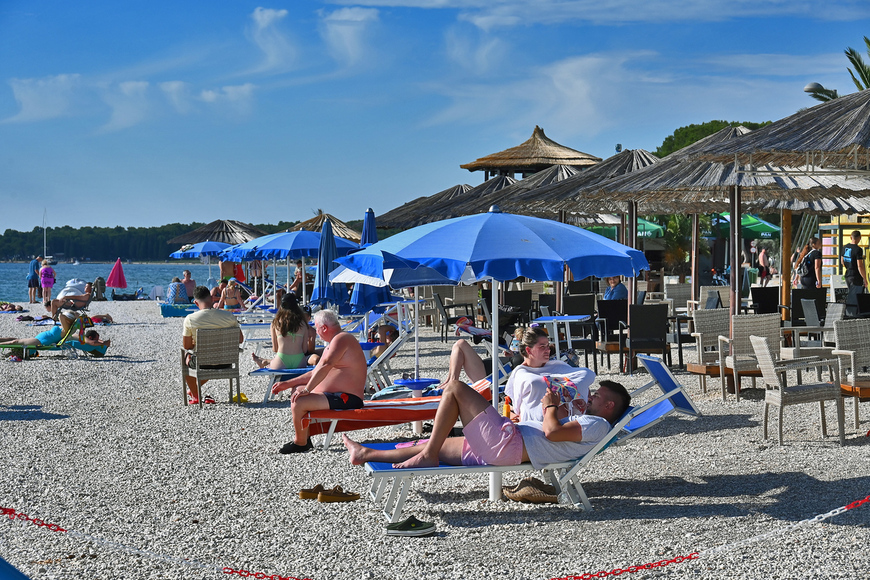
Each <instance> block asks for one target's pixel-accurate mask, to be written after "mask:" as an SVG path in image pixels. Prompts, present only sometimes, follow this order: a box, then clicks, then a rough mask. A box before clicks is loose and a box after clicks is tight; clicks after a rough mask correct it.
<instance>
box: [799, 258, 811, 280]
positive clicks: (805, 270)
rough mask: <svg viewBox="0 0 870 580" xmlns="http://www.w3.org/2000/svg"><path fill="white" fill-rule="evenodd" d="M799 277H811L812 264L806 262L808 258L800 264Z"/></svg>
mask: <svg viewBox="0 0 870 580" xmlns="http://www.w3.org/2000/svg"><path fill="white" fill-rule="evenodd" d="M797 275H798V276H800V277H801V278H803V277H804V276H809V275H810V264H809V262H808V261H807V260H806V258H804V259H803V261H802V262H801V263H800V265H798V267H797Z"/></svg>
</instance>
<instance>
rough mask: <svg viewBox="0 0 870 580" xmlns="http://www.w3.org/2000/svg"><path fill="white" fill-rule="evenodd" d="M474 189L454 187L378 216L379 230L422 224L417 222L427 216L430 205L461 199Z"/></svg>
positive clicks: (465, 186)
mask: <svg viewBox="0 0 870 580" xmlns="http://www.w3.org/2000/svg"><path fill="white" fill-rule="evenodd" d="M471 189H472V187H471V186H470V185H467V184H462V185H454V186H453V187H448V188H447V189H445V190H443V191H439V192H438V193H435V194H433V195H428V196H425V195H424V196H422V197H418V198H416V199H412V200H411V201H409V202H407V203H405V204H403V205H400V206H399V207H397V208H394V209H391V210H390V211H388V212H386V213H384V214H381V215H380V216H378V227H379V228H410V227H414V226H416V225H420V223H427V222H419V223H418V222H417V220H419V219H420V217H421V216H423V215H425V213H426V208H427V207H428V206H430V205H437V204H440V203H441V202H446V201H451V200H457V199H460V198H461V197H462V196H464V195H465V194H466V193H467V192H468V191H471Z"/></svg>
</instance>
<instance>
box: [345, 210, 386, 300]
mask: <svg viewBox="0 0 870 580" xmlns="http://www.w3.org/2000/svg"><path fill="white" fill-rule="evenodd" d="M377 241H378V230H377V222H376V221H375V212H374V211H372V209H371V208H369V209H368V210H366V215H365V217H364V218H363V229H362V240H360V245H362V246H364V247H365V246H370V245H372V244H374V243H375V242H377ZM392 301H393V297H392V295H391V294H390V289H389V288H388V287H385V286H381V285H380V284H378V285H374V286H373V285H370V284H364V283H358V284H354V287H353V292H351V295H350V311H351V312H352V313H354V314H365V313H366V312H368V311H369V310H372V309H373V308H374V307H375V306H377V305H378V304H384V303H386V302H392Z"/></svg>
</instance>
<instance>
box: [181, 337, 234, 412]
mask: <svg viewBox="0 0 870 580" xmlns="http://www.w3.org/2000/svg"><path fill="white" fill-rule="evenodd" d="M188 356H189V357H190V359H189V360H190V362H188ZM186 377H193V378H195V379H197V381H200V384H202V382H205V381H209V380H212V379H229V380H230V397H229V399H230V401H232V400H233V380H235V382H236V396H237V397H236V401H238V402H241V399H242V397H241V393H242V386H241V382H240V380H239V327H237V326H235V327H231V328H208V329H203V328H200V329H197V330H196V331H195V335H194V347H193V348H192V349H184V348H183V349H181V393H182V395H183V397H184V404H185V405H187V383H186V382H185V379H186ZM199 390H200V393H199V406H200V407H202V403H203V399H204V398H205V397H204V396H203V394H202V387H200V389H199Z"/></svg>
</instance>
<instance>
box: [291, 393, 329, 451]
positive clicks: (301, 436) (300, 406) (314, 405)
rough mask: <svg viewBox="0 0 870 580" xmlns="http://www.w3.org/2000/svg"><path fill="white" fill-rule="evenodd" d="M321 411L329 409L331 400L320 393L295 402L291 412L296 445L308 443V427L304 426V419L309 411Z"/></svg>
mask: <svg viewBox="0 0 870 580" xmlns="http://www.w3.org/2000/svg"><path fill="white" fill-rule="evenodd" d="M321 409H329V400H328V399H327V398H326V396H325V395H322V394H320V393H311V394H310V395H305V396H300V397H298V398H297V399H296V400H295V401H293V405H292V406H291V408H290V411H291V414H292V415H293V431H294V439H293V441H294V442H295V443H296V445H306V444H307V443H308V427H303V426H302V417H304V416H305V414H306V413H307V412H308V411H318V410H321Z"/></svg>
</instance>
